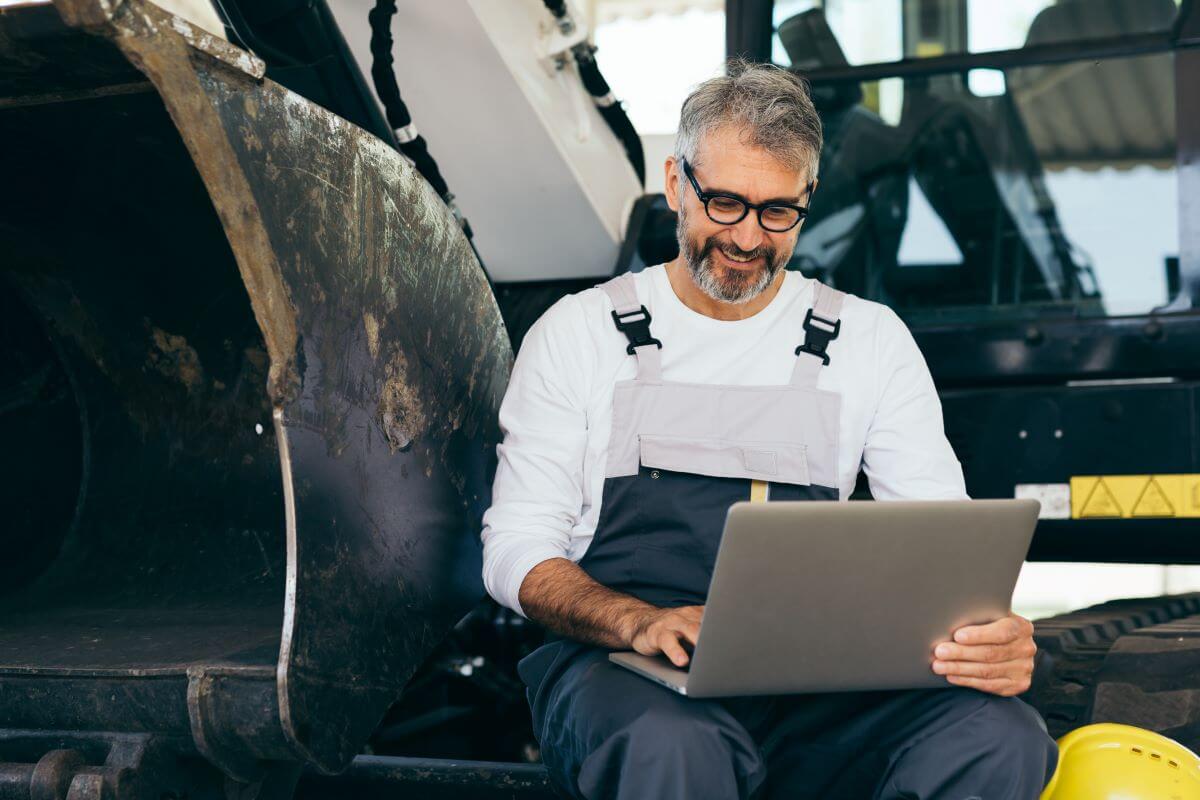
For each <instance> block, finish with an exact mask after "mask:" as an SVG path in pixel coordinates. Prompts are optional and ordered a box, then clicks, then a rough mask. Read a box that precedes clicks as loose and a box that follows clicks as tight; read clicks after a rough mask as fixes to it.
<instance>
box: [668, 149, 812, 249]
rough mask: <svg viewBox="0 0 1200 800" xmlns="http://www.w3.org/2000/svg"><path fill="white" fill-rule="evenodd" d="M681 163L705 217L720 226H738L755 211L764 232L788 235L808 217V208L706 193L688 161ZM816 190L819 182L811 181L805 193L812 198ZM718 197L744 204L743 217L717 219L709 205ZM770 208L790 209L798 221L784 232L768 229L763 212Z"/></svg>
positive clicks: (784, 229)
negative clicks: (724, 219) (753, 201)
mask: <svg viewBox="0 0 1200 800" xmlns="http://www.w3.org/2000/svg"><path fill="white" fill-rule="evenodd" d="M679 161H680V164H681V165H682V166H683V174H684V175H686V176H687V179H688V180H689V181H691V184H692V189H693V190H694V191H695V192H696V199H697V200H699V201H700V203H701V204H702V205H703V206H704V213H705V215H706V216H707V217H708V218H709V219H711V220H712V221H713V222H715V223H717V224H718V225H737V224H738V223H739V222H741V221H742V220H744V219H745V218H746V215H747V214H749V213H750V212H751V210H753V211H754V212H755V215H756V216H757V217H758V225H759V227H760V228H762V229H763V230H764V231H767V232H769V233H787V232H788V231H790V230H791V229H792V228H795V227H796V226H797V225H799V224H800V223H801V222H803V221H804V220H805V219H806V218H807V217H808V206H797V205H793V204H791V203H751V202H750V201H749V200H747V199H746V198H744V197H738V196H737V195H736V194H727V193H725V192H706V191H704V190H703V189H701V188H700V184H699V182H698V181H697V180H696V176H695V175H694V174H692V167H691V165H690V164H688V161H687V159H686V158H681V159H679ZM816 188H817V182H816V181H815V180H812V181H809V183H808V187H807V188H806V189H805V190H804V193H805V194H806V195H807V196H809V197H812V193H813V190H814V189H816ZM718 197H724V198H725V199H727V200H733V201H735V202H738V203H741V204H742V214H741V216H739V217H738V218H737V219H735V220H730V221H729V222H722V221H721V220H719V219H715V218H714V217H713V215H712V212H711V211H709V210H708V204H709V202H710V201H712V200H715V199H716V198H718ZM768 208H789V209H791V210H793V211H795V212H796V221H795V222H793V223H792V224H791V225H789V226H787V227H786V228H783V229H782V230H779V229H776V228H768V227H767V226H766V225H765V224H763V218H762V215H763V211H766V210H767V209H768Z"/></svg>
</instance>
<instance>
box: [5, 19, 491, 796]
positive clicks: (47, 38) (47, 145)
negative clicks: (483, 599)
mask: <svg viewBox="0 0 1200 800" xmlns="http://www.w3.org/2000/svg"><path fill="white" fill-rule="evenodd" d="M114 5H115V6H116V7H115V10H112V6H114ZM55 8H56V10H57V12H59V13H61V14H62V16H63V17H64V18H65V19H66V20H67V21H69V22H70V23H71V25H72V26H77V28H78V29H86V30H88V31H89V32H90V33H91V34H93V35H89V36H86V37H81V36H80V34H79V30H78V29H73V28H72V27H68V26H65V25H63V24H62V23H61V22H57V23H56V22H55V20H54V19H52V18H50V17H48V16H47V15H46V11H47V9H46V8H36V9H28V10H27V9H17V10H14V11H10V12H7V13H5V14H0V64H8V65H15V66H14V69H17V68H18V67H19V68H20V70H23V72H21V74H20V75H19V76H18V77H20V80H15V79H14V80H11V81H9V82H8V83H5V82H3V81H0V90H10V91H9V94H8V96H7V97H0V143H2V144H3V146H0V174H3V175H5V191H4V192H3V193H0V251H2V252H3V254H4V256H3V258H2V259H0V306H2V307H3V308H5V309H11V310H12V313H11V314H6V317H5V319H6V322H5V324H4V325H3V326H0V336H3V337H6V338H5V339H4V342H3V343H5V344H7V345H9V350H10V351H11V352H12V353H15V354H16V356H14V357H12V358H9V359H8V360H4V359H0V381H3V382H4V383H0V392H3V390H5V389H7V388H9V387H10V386H17V387H19V388H20V391H19V392H16V393H14V394H13V395H12V396H13V397H17V398H18V399H19V398H22V397H23V398H26V399H27V400H29V402H24V403H17V404H15V405H14V406H13V408H14V409H16V410H15V411H14V410H12V409H7V407H4V409H6V410H0V433H3V434H6V435H7V434H12V438H10V439H8V440H7V441H8V442H13V441H15V442H17V445H18V447H22V448H24V449H23V450H22V451H20V453H19V455H18V457H17V459H16V460H15V461H14V460H8V461H7V463H9V464H12V463H22V460H23V459H24V463H25V465H26V466H25V467H23V469H24V470H25V471H29V472H31V474H36V475H38V476H41V477H39V481H40V483H39V485H49V486H53V487H57V489H55V491H51V492H49V493H48V496H49V497H51V498H52V499H51V500H47V501H46V502H44V503H39V502H30V498H29V497H28V496H26V497H24V498H22V497H20V496H18V495H16V494H15V490H13V491H6V490H3V489H0V492H4V493H0V501H2V502H3V503H4V507H5V508H6V509H7V508H16V507H17V504H18V503H21V502H26V503H28V505H29V508H30V512H29V513H28V514H27V515H24V516H21V515H18V522H20V523H21V524H23V525H24V527H23V528H21V527H16V528H14V529H13V532H12V533H9V532H8V531H5V532H4V533H3V534H0V535H3V536H4V537H6V538H8V537H16V538H20V537H21V536H24V537H26V539H28V540H29V541H34V540H46V541H51V542H53V546H52V547H49V548H43V550H42V551H41V552H40V553H33V555H31V556H30V560H29V561H28V562H27V563H25V564H24V569H16V570H13V574H14V575H15V576H16V578H14V580H13V581H11V582H9V583H6V584H5V586H4V588H0V606H2V608H0V612H2V613H0V718H3V719H4V725H5V726H9V725H12V726H14V727H15V726H16V725H17V724H18V723H20V724H21V725H23V726H24V727H34V728H35V729H40V728H45V729H54V728H56V727H57V728H59V729H66V730H70V729H72V727H74V728H76V729H83V728H87V729H92V730H112V731H121V730H138V731H147V730H149V731H162V732H168V733H171V734H173V735H177V734H181V733H190V734H191V737H192V738H193V740H194V745H195V747H196V748H197V749H198V750H199V751H200V752H201V753H203V754H204V755H206V756H207V757H209V759H210V760H211V761H212V762H213V763H215V764H217V765H218V766H220V767H221V768H222V769H223V770H224V771H225V772H226V773H227V774H229V775H231V776H234V777H238V778H241V779H243V780H251V779H253V778H254V772H255V762H256V761H258V760H260V759H298V760H303V761H306V762H308V763H310V764H312V765H314V766H315V767H317V768H320V769H325V770H334V769H337V768H339V767H341V766H343V765H344V764H346V763H348V762H349V760H350V758H351V757H352V756H353V755H354V754H355V753H357V752H358V750H359V749H360V748H361V746H362V744H363V742H364V741H365V740H366V738H367V736H368V735H369V733H370V732H371V730H372V729H373V727H374V726H375V724H376V723H377V721H378V720H379V718H380V717H381V716H382V714H383V712H384V710H385V709H386V708H387V706H388V705H389V704H390V702H391V701H392V700H393V699H394V698H395V696H396V695H397V694H398V692H399V691H400V689H401V688H402V686H403V685H404V683H405V681H406V680H407V679H408V677H409V676H410V675H411V674H412V672H413V671H414V670H415V668H416V667H417V666H418V665H419V664H420V663H421V661H422V660H423V659H424V658H425V656H426V655H427V654H428V653H429V652H430V650H431V649H432V648H433V646H434V645H435V644H436V643H437V642H438V640H440V639H441V637H442V636H443V635H444V634H445V633H446V632H447V630H448V629H449V627H450V626H451V625H452V624H453V623H454V621H456V620H457V618H458V617H459V616H461V614H463V613H464V612H465V611H466V610H467V609H468V608H469V607H470V606H471V605H472V604H473V603H474V602H475V601H476V600H477V599H478V597H479V596H480V595H481V592H482V587H481V585H480V578H479V568H480V553H479V542H478V532H479V520H480V516H481V514H482V511H483V509H484V508H485V507H486V505H487V502H488V497H487V492H488V488H489V486H490V469H491V464H492V460H493V449H494V446H495V442H496V437H497V425H496V413H497V409H498V407H499V401H500V398H501V396H502V394H503V391H504V388H505V385H506V381H507V375H508V371H509V369H510V366H511V358H512V355H511V351H510V349H509V346H508V340H507V337H506V335H505V332H504V328H503V325H502V323H501V321H500V315H499V312H498V310H497V307H496V304H495V302H494V299H493V298H492V295H491V292H490V290H489V288H488V286H487V282H486V279H485V278H484V275H483V273H482V271H481V270H480V268H479V265H478V264H477V262H476V261H475V259H474V256H473V254H472V252H471V249H470V247H469V245H468V243H467V242H466V240H465V239H464V237H463V236H462V234H461V232H460V231H459V230H458V228H457V226H456V225H455V223H454V221H453V219H452V218H451V217H450V215H449V214H448V213H447V212H446V210H445V208H444V206H443V204H442V203H441V201H440V200H439V199H438V198H437V197H436V196H435V195H434V194H433V192H432V191H431V190H430V189H429V188H428V186H427V185H426V184H425V183H424V181H423V180H422V179H421V178H420V176H419V175H417V173H416V172H415V171H414V170H412V169H411V167H409V166H408V164H407V163H406V162H405V161H404V160H403V159H402V158H401V157H400V156H399V155H398V154H397V153H395V152H394V151H392V150H391V149H389V148H388V147H386V146H385V145H383V144H382V143H381V142H379V141H378V140H376V139H374V138H373V137H371V136H370V135H368V134H366V133H365V132H363V131H361V130H360V129H358V128H356V127H354V126H352V125H350V124H348V123H346V122H344V121H343V120H341V119H340V118H338V117H336V116H334V115H332V114H330V113H329V112H327V111H324V110H323V109H321V108H319V107H317V106H315V105H313V104H311V103H309V102H308V101H306V100H304V99H303V98H301V97H299V96H297V95H295V94H292V93H290V92H289V91H287V90H285V89H283V88H282V87H280V86H278V85H276V84H273V83H272V82H270V81H267V80H264V79H262V77H261V75H262V72H261V69H260V67H261V62H257V60H256V59H253V58H250V57H248V56H247V55H246V54H244V53H241V51H237V50H236V48H233V47H231V46H230V45H228V44H227V43H225V42H222V41H220V40H215V39H212V37H207V38H206V37H203V36H200V35H197V34H196V32H195V31H194V30H192V29H190V27H189V26H187V25H186V24H184V23H181V22H179V21H178V20H175V19H173V18H171V17H169V16H168V15H166V14H165V13H164V12H162V11H160V10H158V9H157V8H156V7H154V6H152V5H150V4H149V3H146V2H141V0H126V1H125V2H124V3H121V4H109V3H105V2H102V0H57V2H56V6H55ZM25 11H29V12H31V13H35V14H37V15H38V17H37V19H36V20H34V19H33V18H32V17H24V16H22V13H23V12H25ZM31 20H32V22H31ZM35 23H36V24H35ZM17 34H19V35H17ZM114 44H115V45H116V46H117V48H119V52H121V53H123V54H124V56H125V58H127V59H128V63H131V64H134V65H136V66H137V68H138V70H139V72H138V74H139V75H141V76H143V78H133V79H131V76H130V75H129V74H128V73H127V72H125V71H123V70H122V69H120V68H118V67H116V66H113V59H112V54H113V52H114V46H113V45H114ZM65 52H76V53H77V54H78V58H76V59H74V60H72V59H66V60H64V59H63V58H62V56H63V54H64V53H65ZM51 55H54V56H55V57H56V58H57V60H56V61H54V62H53V68H52V69H51V67H50V66H47V65H49V64H51V62H52V59H51V58H50V56H51ZM74 63H77V64H79V65H81V68H84V67H86V65H87V64H89V63H93V64H94V63H105V64H107V65H108V67H107V71H106V72H105V73H104V74H105V75H109V74H111V75H112V76H114V80H117V79H119V83H118V84H116V85H119V86H122V87H130V86H132V87H135V89H129V90H124V89H122V90H117V91H110V90H108V88H106V86H105V85H104V82H103V81H100V80H97V78H96V76H95V75H94V74H93V75H92V76H91V77H90V78H86V79H85V77H86V76H83V75H80V76H74V77H73V76H72V71H71V69H70V65H71V64H74ZM39 70H42V71H46V70H50V71H51V72H52V73H53V75H54V80H53V81H51V82H50V83H52V84H53V85H52V86H49V87H48V89H47V90H46V91H42V87H41V86H40V85H39V83H38V81H37V80H36V76H37V74H38V71H39ZM14 74H16V73H14ZM143 79H145V80H148V81H149V84H150V85H151V86H152V87H153V90H152V91H146V90H144V89H142V88H138V87H140V86H141V83H140V81H141V80H143ZM63 87H67V88H68V89H69V91H65V90H63ZM34 101H36V102H34ZM10 321H12V322H11V323H10ZM18 323H19V324H18ZM13 414H17V416H13ZM39 415H40V416H39ZM46 442H54V443H55V446H53V447H49V448H45V447H41V446H40V445H39V443H46ZM14 472H15V470H14ZM15 485H18V486H19V485H22V484H20V482H19V481H17V483H16V484H15ZM22 507H24V506H22ZM8 552H13V551H11V550H9V551H8ZM39 642H40V643H41V644H39ZM64 678H65V679H68V680H64ZM151 678H153V679H154V680H153V681H151V680H150V679H151ZM52 679H57V680H58V681H59V682H58V683H57V684H54V686H55V687H56V688H55V689H54V690H53V691H50V690H49V689H48V687H49V686H50V683H49V682H48V681H50V680H52ZM89 681H102V682H103V689H102V690H101V687H100V685H99V684H97V685H94V686H93V685H89ZM263 688H268V689H269V691H268V692H267V693H266V694H263V691H262V690H263ZM242 701H244V702H242Z"/></svg>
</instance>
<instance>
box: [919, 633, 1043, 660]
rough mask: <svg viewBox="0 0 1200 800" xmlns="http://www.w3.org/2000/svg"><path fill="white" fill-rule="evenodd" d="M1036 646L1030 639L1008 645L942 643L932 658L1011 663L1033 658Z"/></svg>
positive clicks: (935, 649)
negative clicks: (1016, 660) (1015, 660)
mask: <svg viewBox="0 0 1200 800" xmlns="http://www.w3.org/2000/svg"><path fill="white" fill-rule="evenodd" d="M1035 653H1037V645H1035V644H1034V643H1033V640H1032V639H1020V640H1018V641H1015V642H1010V643H1008V644H977V645H963V644H955V643H954V642H942V643H941V644H939V645H938V646H937V647H936V648H934V651H933V656H934V658H936V659H938V660H939V661H986V662H992V663H995V662H999V661H1012V660H1014V659H1018V658H1033V656H1034V654H1035Z"/></svg>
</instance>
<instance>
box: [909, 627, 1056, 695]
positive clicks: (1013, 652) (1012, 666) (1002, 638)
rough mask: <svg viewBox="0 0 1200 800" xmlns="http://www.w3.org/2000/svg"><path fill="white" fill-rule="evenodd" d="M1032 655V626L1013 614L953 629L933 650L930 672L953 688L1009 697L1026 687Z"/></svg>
mask: <svg viewBox="0 0 1200 800" xmlns="http://www.w3.org/2000/svg"><path fill="white" fill-rule="evenodd" d="M1035 653H1037V645H1035V644H1034V643H1033V623H1032V622H1030V621H1029V620H1027V619H1025V618H1024V617H1018V616H1017V615H1016V614H1013V615H1010V616H1007V617H1004V618H1002V619H998V620H996V621H995V622H991V623H988V624H987V625H968V626H967V627H964V628H959V629H958V630H956V631H955V632H954V641H952V642H942V643H941V644H939V645H938V646H937V647H936V648H934V651H933V655H934V658H935V659H936V660H935V661H934V662H933V671H934V672H936V673H937V674H938V675H945V676H946V680H948V681H949V682H950V683H953V684H954V685H955V686H969V687H970V688H972V689H978V690H979V691H981V692H988V693H989V694H998V695H1000V696H1001V697H1012V696H1013V695H1018V694H1021V693H1022V692H1024V691H1025V690H1027V689H1028V688H1029V684H1030V680H1031V679H1032V677H1033V656H1034V654H1035Z"/></svg>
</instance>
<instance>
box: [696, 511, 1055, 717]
mask: <svg viewBox="0 0 1200 800" xmlns="http://www.w3.org/2000/svg"><path fill="white" fill-rule="evenodd" d="M1037 513H1038V503H1037V501H1034V500H958V501H913V502H910V501H903V502H896V501H890V502H863V503H840V502H798V503H787V502H771V503H737V504H735V505H734V506H732V507H731V508H730V510H729V515H728V517H727V520H726V524H725V534H724V537H723V538H722V541H721V546H720V550H719V551H718V553H717V562H716V567H715V569H714V573H713V580H712V584H711V586H710V588H709V594H708V605H707V607H706V609H705V614H704V623H703V627H702V629H701V635H700V641H699V643H698V645H697V647H696V652H695V655H694V658H693V661H692V666H691V670H690V675H689V676H688V681H687V693H688V695H689V696H691V697H712V696H726V695H749V694H788V693H797V692H830V691H849V690H865V689H904V688H932V687H945V686H947V685H948V684H947V683H946V681H945V680H944V679H943V678H941V677H940V676H938V675H935V674H934V673H933V672H932V670H931V669H930V664H931V663H932V661H933V647H934V646H935V645H936V644H937V643H938V642H940V641H944V640H946V639H948V638H949V637H950V635H951V633H952V632H953V631H954V630H955V629H956V628H958V627H960V626H962V625H969V624H975V623H980V622H987V621H990V620H993V619H997V618H999V617H1002V616H1004V615H1006V614H1008V613H1009V610H1010V603H1011V600H1012V592H1013V587H1014V586H1015V584H1016V580H1017V575H1018V574H1019V572H1020V569H1021V564H1022V562H1023V561H1024V558H1025V554H1026V553H1027V552H1028V550H1029V544H1030V541H1031V539H1032V536H1033V530H1034V527H1035V525H1036V523H1037Z"/></svg>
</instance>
